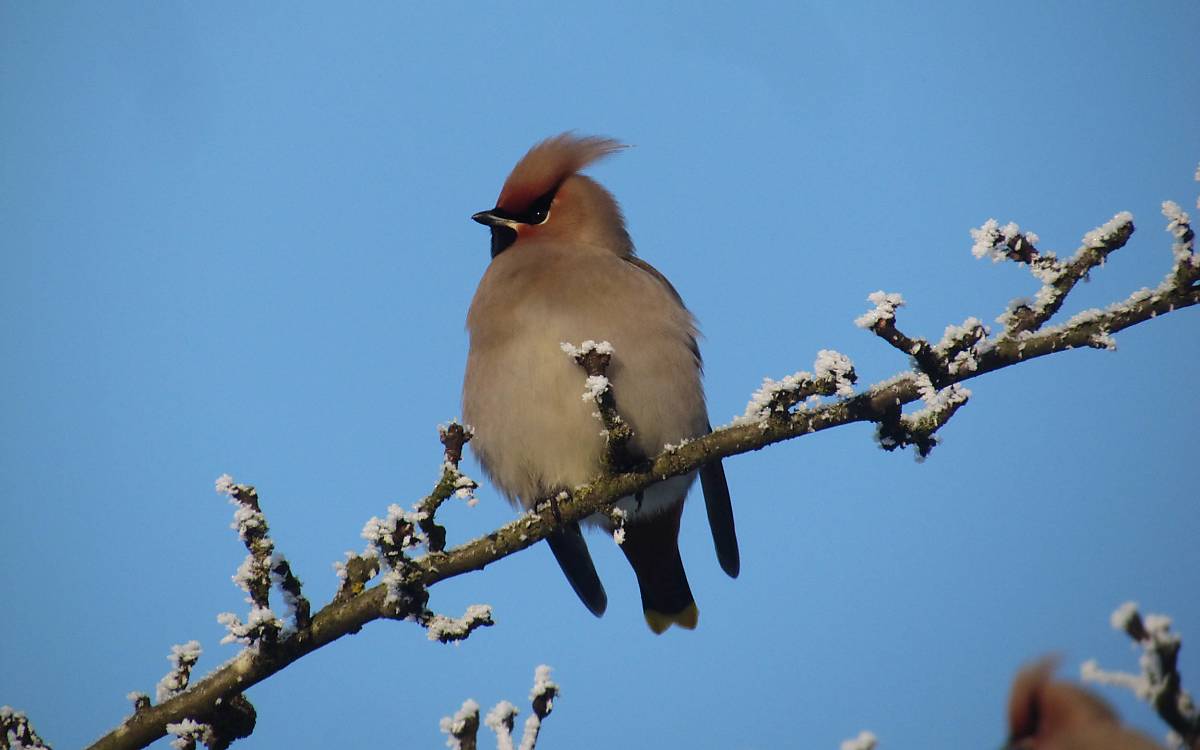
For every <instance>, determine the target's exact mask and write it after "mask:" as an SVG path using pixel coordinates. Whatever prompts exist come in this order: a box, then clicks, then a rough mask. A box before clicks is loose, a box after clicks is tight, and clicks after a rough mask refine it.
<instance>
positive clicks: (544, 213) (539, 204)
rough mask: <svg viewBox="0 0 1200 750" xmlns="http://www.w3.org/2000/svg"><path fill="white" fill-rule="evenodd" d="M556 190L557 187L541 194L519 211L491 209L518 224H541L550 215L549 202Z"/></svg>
mask: <svg viewBox="0 0 1200 750" xmlns="http://www.w3.org/2000/svg"><path fill="white" fill-rule="evenodd" d="M557 192H558V187H557V186H555V188H554V189H553V190H551V191H550V192H548V193H546V194H545V195H543V196H541V197H540V198H538V199H537V200H535V201H534V202H533V204H532V205H530V206H529V208H528V209H527V210H525V211H522V212H521V213H513V212H511V211H505V210H504V209H501V208H497V209H494V210H493V211H492V213H493V214H494V215H496V216H499V217H500V218H502V219H508V220H509V221H515V222H517V223H519V224H541V223H543V222H545V221H546V219H547V218H548V217H549V216H550V204H551V203H553V202H554V195H555V194H556V193H557Z"/></svg>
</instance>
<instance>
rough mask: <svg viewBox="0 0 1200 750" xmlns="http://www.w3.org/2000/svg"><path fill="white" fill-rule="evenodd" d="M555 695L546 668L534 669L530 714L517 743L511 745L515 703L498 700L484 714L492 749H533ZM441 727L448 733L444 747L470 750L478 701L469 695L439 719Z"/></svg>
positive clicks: (476, 726) (556, 688)
mask: <svg viewBox="0 0 1200 750" xmlns="http://www.w3.org/2000/svg"><path fill="white" fill-rule="evenodd" d="M557 697H558V685H557V684H556V683H555V682H554V681H553V680H551V679H550V667H548V666H546V665H545V664H542V665H541V666H539V667H538V668H537V669H536V670H534V674H533V690H531V691H530V692H529V700H530V702H531V703H532V704H533V715H531V716H530V717H529V718H528V719H526V720H525V727H524V730H523V732H522V735H521V744H520V745H517V746H514V745H513V727H514V726H515V724H516V718H517V714H519V713H520V711H518V710H517V707H516V706H514V705H513V704H511V703H509V702H508V701H500V702H499V703H497V704H496V705H495V706H494V707H493V708H492V710H491V711H488V713H487V716H485V717H484V719H483V723H484V724H485V725H486V726H487V728H488V729H491V730H492V731H493V732H495V733H496V749H497V750H535V748H536V747H537V740H538V735H539V733H540V732H541V730H542V722H543V721H545V719H546V717H547V716H549V715H550V712H551V711H552V710H553V709H554V699H555V698H557ZM441 729H442V731H443V732H445V733H446V734H447V735H449V738H448V739H447V740H446V746H447V747H449V748H450V749H451V750H473V749H474V748H475V746H476V733H477V732H478V731H479V704H478V703H476V702H475V701H473V700H471V699H470V698H468V699H467V700H465V701H463V704H462V708H460V709H459V710H458V711H457V712H456V713H455V714H454V715H453V716H445V717H443V718H442V721H441Z"/></svg>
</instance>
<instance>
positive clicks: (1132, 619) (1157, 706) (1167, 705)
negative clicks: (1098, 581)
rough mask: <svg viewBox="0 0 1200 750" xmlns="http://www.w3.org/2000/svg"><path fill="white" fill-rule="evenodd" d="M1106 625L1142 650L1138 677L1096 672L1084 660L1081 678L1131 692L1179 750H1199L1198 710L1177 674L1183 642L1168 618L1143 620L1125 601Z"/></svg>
mask: <svg viewBox="0 0 1200 750" xmlns="http://www.w3.org/2000/svg"><path fill="white" fill-rule="evenodd" d="M1110 622H1111V623H1112V626H1113V628H1114V629H1116V630H1120V631H1122V632H1124V633H1125V634H1126V635H1128V636H1129V637H1130V638H1131V639H1133V642H1134V643H1136V644H1138V645H1139V646H1140V647H1141V648H1142V657H1141V659H1140V660H1139V662H1140V665H1141V669H1142V671H1141V674H1129V673H1126V672H1108V671H1105V670H1102V669H1100V667H1099V665H1097V663H1096V661H1095V660H1088V661H1086V662H1084V664H1083V667H1082V669H1081V673H1082V677H1083V679H1084V680H1089V681H1091V682H1097V683H1100V684H1104V685H1116V686H1119V687H1124V688H1127V689H1129V690H1132V691H1133V693H1134V694H1135V695H1137V697H1139V698H1141V699H1142V700H1144V701H1146V702H1147V703H1149V704H1150V705H1151V706H1153V707H1154V710H1155V712H1157V713H1158V715H1159V717H1160V718H1161V719H1162V720H1163V721H1165V722H1166V723H1167V725H1168V726H1169V727H1171V730H1172V731H1173V732H1174V733H1175V734H1176V736H1177V738H1178V740H1179V746H1180V747H1185V748H1189V750H1200V711H1197V709H1196V705H1195V703H1193V702H1192V697H1191V696H1190V695H1188V692H1187V691H1186V690H1184V689H1183V677H1182V676H1181V675H1180V674H1179V649H1180V647H1181V646H1182V645H1183V642H1182V640H1181V639H1180V637H1179V635H1178V634H1177V633H1172V632H1171V618H1169V617H1166V616H1164V615H1146V616H1145V617H1144V618H1143V617H1142V615H1141V613H1140V612H1138V607H1137V605H1136V604H1134V603H1133V602H1126V603H1125V604H1122V605H1121V606H1120V607H1118V608H1117V610H1116V611H1115V612H1113V614H1112V617H1111V618H1110Z"/></svg>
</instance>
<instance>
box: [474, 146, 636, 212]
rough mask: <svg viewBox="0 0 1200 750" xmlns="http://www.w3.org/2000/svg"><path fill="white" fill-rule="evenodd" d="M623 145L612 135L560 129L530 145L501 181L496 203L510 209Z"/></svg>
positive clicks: (525, 205)
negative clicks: (574, 132)
mask: <svg viewBox="0 0 1200 750" xmlns="http://www.w3.org/2000/svg"><path fill="white" fill-rule="evenodd" d="M623 148H625V145H624V144H622V143H618V142H617V141H614V140H613V139H611V138H601V137H599V136H577V135H575V134H573V133H569V132H568V133H562V134H560V135H556V136H552V137H550V138H547V139H546V140H544V141H542V142H541V143H538V144H537V145H535V146H534V147H533V148H531V149H529V153H527V154H525V156H524V157H523V158H522V159H521V161H519V162H517V166H515V167H513V171H512V173H511V174H509V175H508V179H507V180H505V181H504V187H503V188H502V189H501V190H500V197H499V198H498V199H497V200H496V207H497V208H502V209H504V210H505V211H511V212H513V213H521V212H523V211H525V210H526V209H528V208H529V207H530V206H531V205H532V204H533V202H534V201H536V200H537V199H538V198H541V197H542V196H543V195H545V194H546V193H548V192H550V191H551V190H553V189H554V188H555V187H557V186H558V185H559V184H560V183H561V182H562V181H563V180H565V179H567V178H568V177H570V176H571V175H573V174H575V173H576V172H578V171H579V170H581V169H583V168H584V167H586V166H587V165H589V164H591V163H592V162H595V161H598V160H600V159H603V158H604V157H606V156H608V155H609V154H611V153H614V152H616V151H620V150H621V149H623Z"/></svg>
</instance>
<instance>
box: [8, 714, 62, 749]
mask: <svg viewBox="0 0 1200 750" xmlns="http://www.w3.org/2000/svg"><path fill="white" fill-rule="evenodd" d="M10 748H12V750H17V748H24V750H50V746H49V745H47V744H46V743H45V742H43V741H42V738H41V737H39V736H38V733H37V732H35V731H34V729H33V725H32V724H30V723H29V717H27V716H26V715H25V712H24V711H17V710H16V709H14V708H13V707H12V706H0V750H9V749H10Z"/></svg>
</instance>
